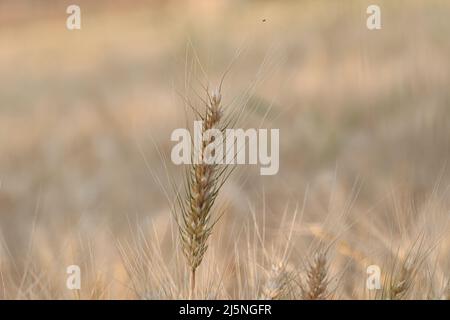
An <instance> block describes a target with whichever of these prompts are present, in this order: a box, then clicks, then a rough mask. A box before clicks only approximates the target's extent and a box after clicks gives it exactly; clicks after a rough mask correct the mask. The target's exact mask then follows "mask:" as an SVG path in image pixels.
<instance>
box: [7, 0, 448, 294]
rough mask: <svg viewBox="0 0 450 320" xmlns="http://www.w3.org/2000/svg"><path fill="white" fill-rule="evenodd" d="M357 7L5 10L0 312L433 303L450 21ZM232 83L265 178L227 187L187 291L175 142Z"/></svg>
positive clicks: (440, 237) (420, 8) (440, 252)
mask: <svg viewBox="0 0 450 320" xmlns="http://www.w3.org/2000/svg"><path fill="white" fill-rule="evenodd" d="M373 2H374V1H364V0H362V1H306V0H305V1H221V0H218V1H206V0H205V1H183V2H180V1H143V0H140V1H133V3H131V2H127V1H114V2H110V1H95V2H93V1H87V0H84V1H78V3H77V4H78V5H79V6H80V7H81V19H82V29H81V30H76V31H68V30H67V29H66V18H67V16H68V15H67V14H66V8H67V6H68V5H70V4H72V3H71V2H70V1H31V0H30V1H20V2H19V1H12V0H7V1H2V2H1V4H0V299H184V298H189V297H193V298H199V299H448V298H449V297H450V284H449V281H450V225H449V222H450V194H449V192H450V190H449V187H450V167H449V166H450V163H449V159H450V157H449V156H450V91H449V88H450V58H449V57H450V40H449V34H450V19H449V16H450V3H449V2H447V1H439V0H431V1H426V0H422V1H418V0H412V1H406V0H398V1H377V3H378V4H379V5H380V7H381V10H382V29H381V30H377V31H369V30H368V29H367V28H366V17H367V14H366V8H367V6H368V5H370V4H372V3H373ZM231 62H233V64H232V65H231V67H230V68H229V72H228V73H227V76H226V78H225V81H224V84H223V88H222V97H221V98H222V101H221V103H222V106H223V112H224V113H227V112H234V111H235V110H237V109H236V106H237V108H239V107H242V108H243V109H242V110H243V111H242V116H241V117H240V121H239V126H240V127H242V128H259V127H261V128H278V129H280V170H279V172H278V174H277V175H274V176H261V175H260V174H259V167H258V166H249V165H245V166H238V167H237V168H236V170H235V171H234V172H233V174H232V175H231V176H230V178H229V179H228V180H227V181H226V183H225V184H224V185H223V187H222V188H221V190H220V192H219V194H218V197H217V199H216V201H215V203H214V206H213V207H212V209H211V214H212V216H213V219H214V218H215V217H218V216H219V215H220V214H222V213H223V215H222V216H221V218H220V220H219V221H218V222H217V224H216V225H215V226H214V228H213V229H212V233H211V235H210V237H209V238H208V239H207V242H206V244H207V246H208V248H207V250H206V252H205V254H204V257H203V259H202V261H201V264H200V265H199V266H198V267H197V268H196V270H195V273H196V274H195V289H194V290H192V286H191V283H190V281H191V279H190V278H191V277H192V272H191V269H192V268H190V266H189V263H188V261H187V259H186V257H185V256H184V255H183V252H182V249H183V239H182V237H180V234H179V231H180V230H179V228H178V226H177V222H176V219H175V218H174V214H173V212H172V209H173V204H174V201H176V196H175V194H174V188H173V184H172V183H171V181H172V182H175V185H177V184H180V185H181V183H182V181H184V180H183V179H184V177H183V175H184V173H185V171H186V167H185V166H175V165H174V164H173V163H172V162H171V161H170V151H171V148H172V146H173V145H174V143H173V142H171V141H170V134H171V132H172V131H173V130H174V129H176V128H182V127H186V126H187V127H188V128H189V129H192V125H193V123H192V110H191V109H189V108H187V107H186V105H187V103H186V101H187V100H188V99H192V101H196V102H197V103H198V102H199V101H201V99H200V98H202V97H203V98H204V91H202V90H203V88H202V84H208V85H210V89H211V90H212V89H214V87H216V86H217V85H218V84H219V82H220V78H221V76H222V74H223V73H224V72H225V71H226V70H227V69H228V67H229V66H230V63H231ZM231 106H233V107H231ZM196 107H198V108H199V109H200V110H203V109H202V108H203V106H202V105H201V104H200V103H199V104H198V105H196ZM206 191H208V190H206ZM70 265H78V266H79V267H80V270H81V289H80V290H69V289H68V288H67V287H66V280H67V277H68V274H67V273H66V268H67V267H68V266H70ZM371 265H376V266H378V267H379V268H380V271H381V288H380V289H379V290H368V289H367V287H366V280H367V278H368V276H369V274H368V273H367V268H368V267H369V266H371ZM369 269H370V268H369Z"/></svg>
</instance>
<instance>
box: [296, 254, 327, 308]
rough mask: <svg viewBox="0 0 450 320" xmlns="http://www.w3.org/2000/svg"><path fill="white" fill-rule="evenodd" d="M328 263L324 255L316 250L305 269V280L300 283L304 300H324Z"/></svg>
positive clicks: (325, 296)
mask: <svg viewBox="0 0 450 320" xmlns="http://www.w3.org/2000/svg"><path fill="white" fill-rule="evenodd" d="M328 284H329V279H328V264H327V259H326V255H325V254H324V253H322V252H317V253H316V254H315V256H314V259H313V260H312V262H309V264H308V266H307V270H306V281H305V283H302V284H301V285H300V289H301V294H302V298H303V299H304V300H324V299H326V298H327V297H328V292H327V288H328Z"/></svg>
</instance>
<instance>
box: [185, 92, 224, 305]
mask: <svg viewBox="0 0 450 320" xmlns="http://www.w3.org/2000/svg"><path fill="white" fill-rule="evenodd" d="M201 119H202V121H203V126H202V132H203V133H204V132H206V131H207V130H210V129H219V130H221V131H224V129H221V128H220V127H219V125H220V121H221V119H222V107H221V94H220V91H216V92H215V93H213V94H212V95H210V94H208V99H207V103H206V112H205V114H204V116H202V117H201ZM212 141H213V140H212V138H211V139H210V140H209V141H208V140H207V141H203V142H202V143H201V146H200V149H201V150H199V152H198V154H199V157H200V159H198V160H199V161H192V162H193V163H192V164H191V165H190V168H189V171H188V172H187V174H186V197H185V199H184V200H182V201H181V203H180V207H181V219H179V222H178V226H179V232H180V235H181V245H182V250H183V254H184V256H185V257H186V259H187V262H188V265H189V268H190V291H189V297H190V298H193V297H194V292H195V282H196V279H195V275H196V270H197V268H198V266H199V265H200V264H201V262H202V260H203V256H204V255H205V252H206V250H207V248H208V245H207V240H208V238H209V236H210V235H211V232H212V228H213V226H214V224H215V223H216V222H217V219H216V220H215V221H213V219H212V218H211V217H212V214H211V208H212V206H213V204H214V201H215V199H216V197H217V194H218V192H219V189H220V187H221V186H222V185H223V182H224V179H223V178H224V173H225V170H223V169H221V168H219V166H218V165H217V164H206V163H204V161H203V160H204V159H203V158H204V150H205V148H206V147H207V145H208V144H210V143H211V142H212ZM225 178H226V177H225Z"/></svg>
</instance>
